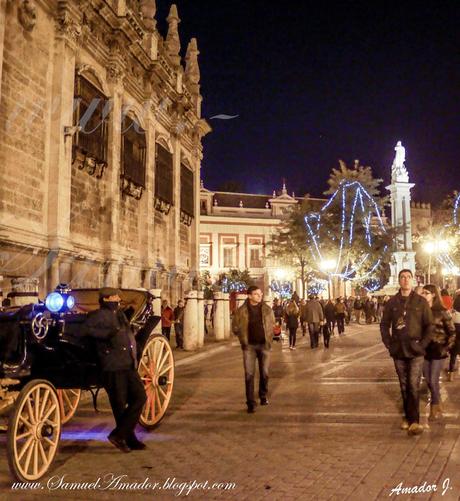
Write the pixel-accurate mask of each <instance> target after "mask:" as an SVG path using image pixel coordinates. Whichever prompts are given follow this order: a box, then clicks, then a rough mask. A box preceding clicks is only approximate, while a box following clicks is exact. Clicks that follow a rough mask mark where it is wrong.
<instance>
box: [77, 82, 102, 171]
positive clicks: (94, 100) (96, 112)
mask: <svg viewBox="0 0 460 501" xmlns="http://www.w3.org/2000/svg"><path fill="white" fill-rule="evenodd" d="M109 110H110V108H109V102H108V100H107V98H106V96H105V95H104V94H103V93H102V92H101V91H100V90H99V89H98V88H97V87H95V86H94V85H93V84H92V83H91V82H89V81H88V80H87V79H86V78H84V77H83V76H82V75H77V76H76V78H75V95H74V124H75V125H76V126H79V127H81V129H80V130H77V132H76V133H75V134H74V135H73V147H72V162H73V163H76V165H77V166H78V168H79V169H81V170H86V171H87V172H88V173H89V174H91V175H95V176H96V177H102V174H103V172H104V168H105V167H106V166H107V146H108V120H107V119H108V114H109Z"/></svg>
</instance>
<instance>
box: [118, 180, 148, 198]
mask: <svg viewBox="0 0 460 501" xmlns="http://www.w3.org/2000/svg"><path fill="white" fill-rule="evenodd" d="M143 190H144V188H142V186H139V185H137V184H135V183H133V182H132V181H131V180H130V179H126V178H125V177H122V178H121V191H122V192H123V193H124V194H125V195H128V196H130V197H133V198H135V199H136V200H140V199H141V197H142V192H143Z"/></svg>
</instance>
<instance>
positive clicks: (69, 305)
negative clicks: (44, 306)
mask: <svg viewBox="0 0 460 501" xmlns="http://www.w3.org/2000/svg"><path fill="white" fill-rule="evenodd" d="M65 305H66V306H67V309H68V310H71V309H72V308H73V307H74V306H75V298H74V297H73V296H67V300H66V302H65Z"/></svg>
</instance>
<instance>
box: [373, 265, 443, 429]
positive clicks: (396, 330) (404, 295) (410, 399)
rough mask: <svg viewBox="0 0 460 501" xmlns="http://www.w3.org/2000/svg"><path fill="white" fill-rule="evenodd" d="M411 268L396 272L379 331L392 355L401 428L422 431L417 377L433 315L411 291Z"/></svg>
mask: <svg viewBox="0 0 460 501" xmlns="http://www.w3.org/2000/svg"><path fill="white" fill-rule="evenodd" d="M412 280H413V276H412V271H411V270H408V269H403V270H401V271H400V272H399V275H398V281H399V286H400V289H399V292H398V293H397V294H396V295H395V296H393V297H392V298H391V299H390V300H389V301H388V302H387V303H386V305H385V309H384V311H383V317H382V321H381V323H380V332H381V335H382V341H383V344H384V345H385V347H386V348H387V349H388V351H389V354H390V356H391V357H392V358H393V361H394V365H395V369H396V373H397V374H398V378H399V384H400V387H401V395H402V400H403V406H404V419H403V421H402V424H401V429H403V430H407V431H408V433H409V435H418V434H420V433H422V432H423V426H421V425H420V423H419V420H420V410H419V403H420V379H421V375H422V369H423V362H424V355H425V349H426V347H427V346H428V344H429V343H430V341H431V338H432V335H433V328H434V325H433V315H432V313H431V309H430V307H429V305H428V303H427V301H426V300H425V299H424V298H423V297H422V296H419V295H418V294H415V292H413V291H412Z"/></svg>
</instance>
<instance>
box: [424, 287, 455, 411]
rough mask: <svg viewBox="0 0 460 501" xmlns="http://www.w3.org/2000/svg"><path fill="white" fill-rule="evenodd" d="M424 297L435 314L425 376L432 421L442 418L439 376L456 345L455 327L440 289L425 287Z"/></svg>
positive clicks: (426, 357)
mask: <svg viewBox="0 0 460 501" xmlns="http://www.w3.org/2000/svg"><path fill="white" fill-rule="evenodd" d="M423 295H424V297H425V298H426V300H427V301H428V304H429V305H430V308H431V311H432V312H433V321H434V331H433V338H432V340H431V342H430V344H429V345H428V346H427V348H426V353H425V363H424V366H423V375H424V377H425V380H426V382H427V385H428V388H429V389H430V393H431V410H430V417H429V418H430V419H439V418H440V417H442V408H441V399H440V388H439V376H440V374H441V369H442V365H443V360H444V359H445V358H447V357H448V356H449V352H450V349H451V348H452V347H453V345H454V343H455V327H454V322H453V321H452V316H451V314H450V313H449V312H448V311H447V310H446V308H445V306H444V305H443V303H442V299H441V295H440V293H439V289H438V288H437V287H436V286H435V285H432V284H428V285H424V286H423Z"/></svg>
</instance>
